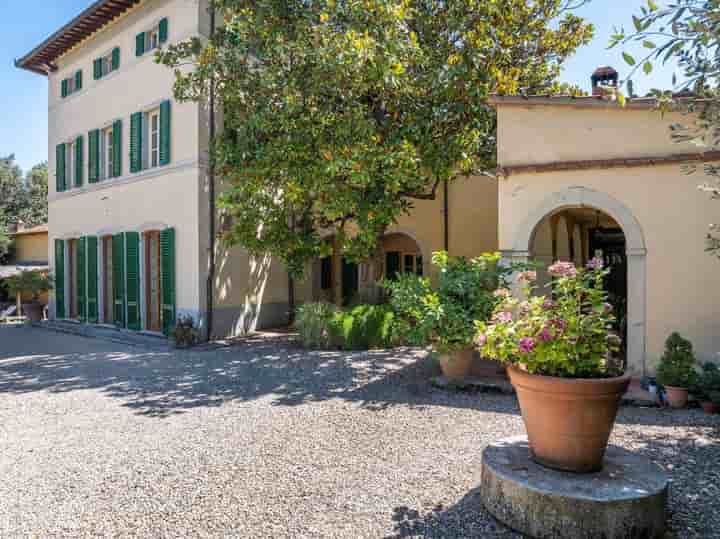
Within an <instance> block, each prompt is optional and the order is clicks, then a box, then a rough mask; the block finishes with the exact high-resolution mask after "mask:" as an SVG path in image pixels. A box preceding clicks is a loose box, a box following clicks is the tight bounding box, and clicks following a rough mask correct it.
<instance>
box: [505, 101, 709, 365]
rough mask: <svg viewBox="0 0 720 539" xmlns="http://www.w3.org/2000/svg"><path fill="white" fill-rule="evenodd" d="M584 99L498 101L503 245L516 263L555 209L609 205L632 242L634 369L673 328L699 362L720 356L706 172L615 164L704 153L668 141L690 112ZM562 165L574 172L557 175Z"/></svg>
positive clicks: (657, 350)
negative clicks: (617, 160)
mask: <svg viewBox="0 0 720 539" xmlns="http://www.w3.org/2000/svg"><path fill="white" fill-rule="evenodd" d="M585 103H586V105H584V104H583V102H582V101H580V102H577V103H575V104H572V103H558V104H555V103H554V102H553V100H552V99H547V98H536V99H533V98H530V100H529V101H527V102H525V103H519V102H518V100H514V99H508V100H505V101H504V100H503V99H502V98H498V99H497V101H496V102H495V105H496V107H497V110H498V163H499V166H500V167H501V169H503V168H506V172H508V173H509V175H508V176H506V177H504V178H503V179H501V180H500V182H499V245H500V249H501V250H502V251H503V252H505V253H506V254H507V256H508V257H510V258H514V259H524V258H526V257H528V256H532V254H533V253H532V250H533V243H534V241H535V240H536V238H540V241H541V242H542V241H543V240H542V236H543V235H545V238H546V239H545V240H544V241H545V243H546V244H547V234H548V231H547V229H546V228H545V229H543V228H542V227H538V225H539V224H540V223H541V222H543V220H544V219H546V218H547V217H548V216H550V215H553V214H557V213H558V212H561V211H563V210H566V209H568V208H589V209H595V210H601V212H603V213H604V214H607V215H608V216H610V217H611V218H612V219H613V220H614V221H615V222H617V223H618V224H619V225H620V227H621V228H622V230H623V232H624V235H625V240H626V249H627V252H626V254H627V267H628V273H627V279H628V282H627V288H628V290H627V293H628V343H627V344H628V361H629V367H630V369H631V370H632V372H634V373H635V374H642V373H651V372H653V371H654V369H655V367H656V365H657V361H658V359H659V357H660V355H661V354H662V350H663V343H664V340H665V338H666V337H667V336H668V335H669V334H670V333H671V332H673V331H678V332H680V333H681V334H683V335H684V336H685V337H687V338H689V339H690V340H691V341H692V342H693V345H694V346H695V348H696V350H697V353H698V356H699V358H700V359H703V360H717V359H718V352H720V271H718V265H717V264H718V261H717V260H716V259H714V258H712V257H710V256H709V255H708V254H707V253H706V252H705V244H704V239H705V236H706V233H707V227H708V225H709V224H710V223H712V222H716V221H717V211H718V208H717V202H713V201H711V200H710V199H709V197H708V196H707V195H706V194H704V193H702V192H700V191H699V190H698V189H697V186H698V184H700V183H703V182H704V177H703V175H702V173H700V172H699V173H696V174H694V175H687V174H685V173H684V172H683V171H682V170H681V164H679V163H655V164H654V165H652V164H648V163H646V164H644V165H643V164H638V165H635V166H622V163H613V164H612V165H610V164H609V163H612V162H611V161H608V160H612V159H614V158H621V159H633V158H637V159H643V158H662V157H666V156H671V155H678V154H687V153H692V154H695V153H697V151H698V148H697V147H696V146H691V145H689V144H685V145H683V144H675V143H673V142H671V140H670V137H669V126H670V124H671V123H673V122H677V121H682V120H685V121H686V120H687V118H681V117H679V116H675V115H666V116H665V117H662V116H661V115H660V113H658V112H656V111H654V110H652V109H651V108H650V107H640V106H638V107H628V108H625V109H622V108H620V107H619V106H617V105H614V104H611V103H607V102H601V101H598V100H588V101H586V102H585ZM562 163H565V166H566V168H567V170H553V168H562ZM551 164H557V165H560V166H558V167H553V166H552V165H551ZM526 165H535V166H536V167H535V169H533V168H530V167H526ZM538 165H539V166H538ZM513 167H516V168H515V169H513ZM559 228H560V229H561V230H562V228H563V227H562V226H561V227H559ZM565 238H567V236H565ZM559 243H560V244H563V243H564V242H563V241H560V242H559Z"/></svg>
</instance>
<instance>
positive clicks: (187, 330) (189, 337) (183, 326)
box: [170, 316, 200, 348]
mask: <svg viewBox="0 0 720 539" xmlns="http://www.w3.org/2000/svg"><path fill="white" fill-rule="evenodd" d="M170 336H171V337H172V339H173V341H175V346H176V347H177V348H189V347H191V346H193V345H194V344H196V343H197V341H198V338H199V337H200V334H199V332H198V330H197V328H196V327H195V320H194V319H193V317H192V316H179V317H178V319H177V322H176V323H175V327H174V328H173V329H172V331H171V333H170Z"/></svg>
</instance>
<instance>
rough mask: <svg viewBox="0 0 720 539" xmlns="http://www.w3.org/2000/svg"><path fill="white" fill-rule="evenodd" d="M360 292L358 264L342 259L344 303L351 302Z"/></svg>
mask: <svg viewBox="0 0 720 539" xmlns="http://www.w3.org/2000/svg"><path fill="white" fill-rule="evenodd" d="M357 292H358V266H357V264H355V263H354V262H350V261H349V260H347V259H345V258H343V260H342V296H343V297H342V299H343V305H347V304H349V303H350V302H351V301H352V299H353V298H354V297H355V295H356V294H357Z"/></svg>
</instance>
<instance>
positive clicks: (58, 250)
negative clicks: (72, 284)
mask: <svg viewBox="0 0 720 539" xmlns="http://www.w3.org/2000/svg"><path fill="white" fill-rule="evenodd" d="M55 318H65V240H55Z"/></svg>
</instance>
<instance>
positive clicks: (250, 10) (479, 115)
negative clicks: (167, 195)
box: [157, 0, 593, 276]
mask: <svg viewBox="0 0 720 539" xmlns="http://www.w3.org/2000/svg"><path fill="white" fill-rule="evenodd" d="M576 4H577V2H574V1H573V0H535V1H533V2H527V1H526V0H496V1H493V2H486V1H479V0H457V1H454V2H449V3H448V2H445V1H442V0H363V1H360V0H312V1H308V0H282V1H280V0H254V1H249V0H215V2H214V6H215V8H216V11H217V18H218V20H221V21H223V24H222V25H221V27H220V28H218V29H217V31H215V33H214V35H213V36H211V37H210V39H209V40H207V41H206V40H204V39H203V40H201V39H200V38H192V39H190V40H188V41H186V42H183V43H180V44H177V45H173V46H170V47H168V48H167V49H165V50H164V51H161V52H160V53H159V54H158V56H157V61H159V62H161V63H163V64H165V65H167V66H170V67H172V68H174V69H175V73H176V84H175V97H176V98H177V99H178V100H181V101H186V100H193V101H204V100H206V99H207V97H208V93H209V91H210V90H212V91H214V94H215V96H216V97H217V100H218V102H219V104H221V106H222V110H223V130H222V135H220V136H219V137H217V138H216V139H215V140H214V141H213V152H212V155H213V159H214V162H215V164H216V166H217V172H218V175H219V177H221V178H223V181H224V182H225V183H226V185H225V186H224V189H223V195H222V197H221V200H220V206H221V208H222V209H223V210H224V211H225V212H226V214H227V215H228V217H229V218H231V219H229V222H230V223H231V224H230V226H229V227H228V230H227V232H226V233H225V240H226V241H227V242H229V243H230V244H235V243H239V244H241V245H243V246H244V247H245V248H247V249H248V250H249V251H250V252H251V253H253V254H258V253H263V254H264V253H268V252H270V253H272V254H273V255H275V256H276V257H278V258H279V259H281V260H283V261H284V262H285V263H286V265H287V267H288V269H289V270H290V272H291V273H292V274H293V275H295V276H299V275H300V274H302V272H303V270H304V268H305V267H306V263H307V262H308V261H309V260H311V259H314V258H317V257H319V256H320V255H321V254H322V250H323V240H322V237H321V231H327V230H330V231H332V232H334V233H335V234H336V237H337V238H338V241H339V248H340V249H341V250H342V251H343V253H345V256H348V257H349V258H352V259H355V260H358V259H361V258H366V257H368V256H370V255H371V254H372V253H373V252H374V251H375V249H376V247H377V243H378V238H379V237H381V236H382V234H383V232H384V231H385V229H386V228H387V227H388V226H389V225H390V224H392V223H394V222H396V220H397V219H398V218H399V217H400V216H402V215H403V214H407V213H408V212H409V211H410V210H411V209H412V207H413V203H414V201H415V200H417V199H433V198H434V197H435V196H436V191H437V188H438V186H439V185H442V183H443V182H444V181H452V180H454V179H455V178H457V177H459V176H462V175H467V174H471V173H476V172H482V171H487V170H491V169H494V167H495V142H496V140H495V136H496V135H495V127H496V126H495V121H496V120H495V113H494V111H493V109H492V108H491V107H489V106H488V105H487V102H486V101H487V98H488V96H489V95H490V94H492V93H501V94H515V93H523V92H547V91H548V90H549V89H550V88H552V87H553V85H555V84H556V81H557V77H558V75H559V73H560V69H561V66H562V64H563V63H564V61H565V60H566V59H567V58H568V56H570V55H571V54H573V53H574V52H575V50H576V49H577V48H578V47H579V46H580V45H582V44H585V43H588V42H589V40H590V39H591V36H592V32H593V28H592V26H591V25H589V24H587V23H585V22H584V21H583V20H582V19H581V18H579V17H577V16H576V15H574V14H572V13H571V12H570V8H571V7H572V6H573V5H576ZM188 65H191V66H193V67H194V69H187V67H186V66H188ZM477 181H483V180H482V179H478V180H477ZM351 224H354V225H355V226H352V227H351V226H349V225H351ZM350 229H351V230H352V232H351V231H350Z"/></svg>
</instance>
